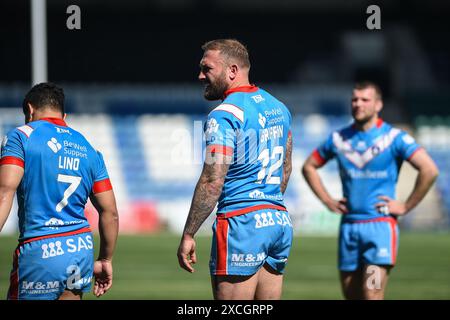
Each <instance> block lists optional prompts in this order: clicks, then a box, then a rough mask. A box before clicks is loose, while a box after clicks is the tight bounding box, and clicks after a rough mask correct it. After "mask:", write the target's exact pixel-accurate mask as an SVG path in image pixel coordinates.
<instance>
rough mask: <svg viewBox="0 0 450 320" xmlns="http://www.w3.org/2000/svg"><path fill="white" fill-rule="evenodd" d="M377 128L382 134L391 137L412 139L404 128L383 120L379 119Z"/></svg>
mask: <svg viewBox="0 0 450 320" xmlns="http://www.w3.org/2000/svg"><path fill="white" fill-rule="evenodd" d="M379 129H380V130H381V132H382V134H385V135H388V136H389V137H390V138H392V139H395V138H399V137H406V138H405V139H407V140H408V139H413V138H412V137H411V136H410V135H409V133H408V132H407V131H406V130H405V129H403V128H399V127H397V126H394V125H393V124H391V123H389V122H386V121H383V120H381V121H380V124H379Z"/></svg>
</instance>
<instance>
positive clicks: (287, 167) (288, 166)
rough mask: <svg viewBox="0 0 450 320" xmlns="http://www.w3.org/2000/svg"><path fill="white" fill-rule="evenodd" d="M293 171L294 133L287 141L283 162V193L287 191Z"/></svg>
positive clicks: (281, 187)
mask: <svg viewBox="0 0 450 320" xmlns="http://www.w3.org/2000/svg"><path fill="white" fill-rule="evenodd" d="M291 172H292V135H289V136H288V140H287V143H286V156H285V158H284V164H283V180H282V181H281V186H280V189H281V193H283V194H284V192H285V191H286V188H287V185H288V182H289V177H290V176H291Z"/></svg>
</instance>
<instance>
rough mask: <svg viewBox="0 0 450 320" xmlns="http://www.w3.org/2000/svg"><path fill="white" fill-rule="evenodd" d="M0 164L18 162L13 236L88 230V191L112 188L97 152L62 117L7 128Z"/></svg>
mask: <svg viewBox="0 0 450 320" xmlns="http://www.w3.org/2000/svg"><path fill="white" fill-rule="evenodd" d="M5 164H13V165H17V166H21V167H23V168H24V176H23V178H22V181H21V183H20V185H19V187H18V189H17V201H18V207H19V209H18V214H19V230H20V236H19V241H26V240H30V239H31V238H38V237H42V236H49V235H56V234H66V233H74V232H75V233H76V231H77V230H79V231H85V230H89V229H88V228H89V223H88V221H87V219H86V217H85V215H84V207H85V204H86V202H87V200H88V197H89V195H90V194H91V193H92V192H93V193H99V192H104V191H107V190H111V189H112V186H111V183H110V180H109V176H108V172H107V170H106V167H105V163H104V161H103V157H102V155H101V153H100V152H98V151H96V150H95V149H94V148H93V147H92V146H91V145H90V143H89V142H88V141H87V140H86V139H85V138H84V137H83V135H81V134H80V133H79V132H77V131H75V130H74V129H72V128H70V127H68V126H67V125H66V123H65V122H64V120H62V119H57V118H44V119H40V120H37V121H33V122H30V123H28V124H26V125H23V126H21V127H18V128H16V129H14V130H12V131H10V132H9V133H8V134H7V136H6V137H5V138H4V140H3V143H2V148H1V158H0V165H5Z"/></svg>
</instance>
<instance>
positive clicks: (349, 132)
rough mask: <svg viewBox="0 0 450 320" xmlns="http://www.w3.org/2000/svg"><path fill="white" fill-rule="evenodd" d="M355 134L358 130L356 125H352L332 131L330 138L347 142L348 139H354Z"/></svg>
mask: <svg viewBox="0 0 450 320" xmlns="http://www.w3.org/2000/svg"><path fill="white" fill-rule="evenodd" d="M355 133H356V130H355V127H354V125H353V124H350V125H346V126H344V127H340V128H337V129H335V130H333V131H331V133H330V135H329V137H330V138H334V139H335V138H336V137H340V138H342V139H343V140H347V139H350V138H352V137H353V136H354V135H355Z"/></svg>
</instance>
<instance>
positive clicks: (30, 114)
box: [25, 102, 34, 122]
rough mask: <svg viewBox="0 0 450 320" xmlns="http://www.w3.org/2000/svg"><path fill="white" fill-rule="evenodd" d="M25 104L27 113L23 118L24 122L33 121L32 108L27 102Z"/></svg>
mask: <svg viewBox="0 0 450 320" xmlns="http://www.w3.org/2000/svg"><path fill="white" fill-rule="evenodd" d="M27 106H28V115H27V117H26V118H27V119H25V122H31V121H33V114H34V108H33V106H32V105H31V103H29V102H28V103H27Z"/></svg>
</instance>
